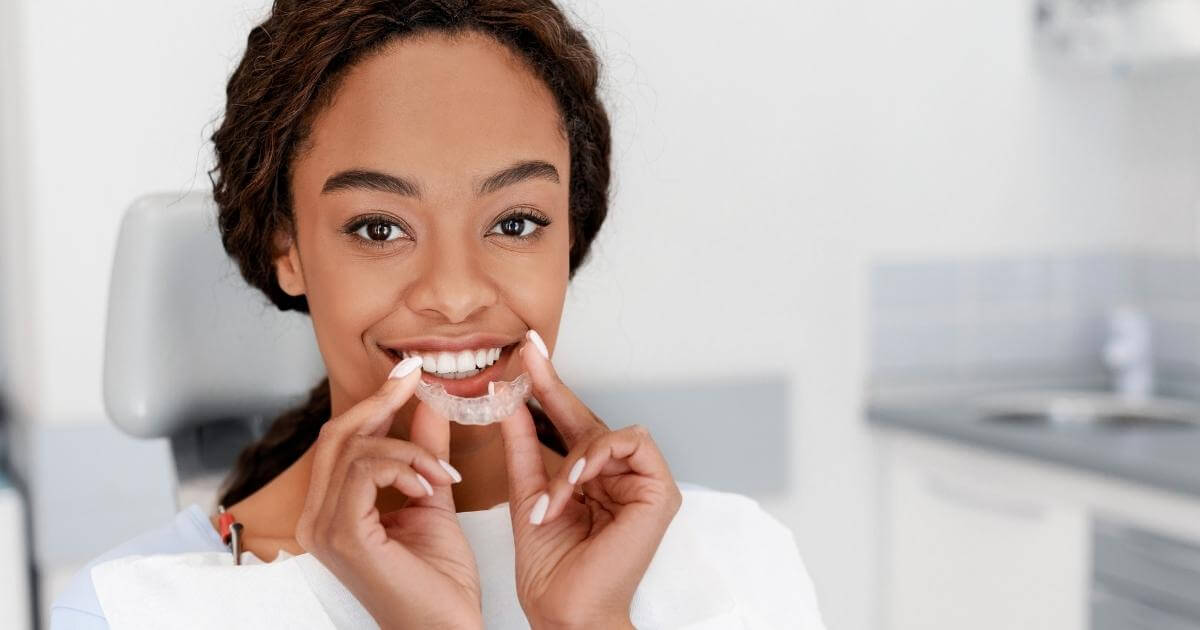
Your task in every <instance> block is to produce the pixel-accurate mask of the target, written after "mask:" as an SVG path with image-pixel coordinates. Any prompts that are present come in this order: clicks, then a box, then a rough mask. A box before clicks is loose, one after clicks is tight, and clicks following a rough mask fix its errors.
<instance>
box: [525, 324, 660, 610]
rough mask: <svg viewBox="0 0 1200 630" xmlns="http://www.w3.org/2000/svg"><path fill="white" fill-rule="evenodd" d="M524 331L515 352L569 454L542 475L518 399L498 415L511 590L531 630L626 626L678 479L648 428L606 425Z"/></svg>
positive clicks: (529, 424) (527, 417)
mask: <svg viewBox="0 0 1200 630" xmlns="http://www.w3.org/2000/svg"><path fill="white" fill-rule="evenodd" d="M530 332H531V333H532V335H533V336H530V335H527V336H526V340H525V342H524V343H523V344H522V347H521V349H520V351H519V353H520V354H519V356H520V357H521V360H522V362H523V364H524V366H525V369H526V371H528V372H529V374H530V377H531V378H532V380H533V392H534V396H535V397H536V398H537V399H538V402H540V403H541V406H542V409H544V410H545V411H546V414H547V415H548V416H549V417H550V420H551V421H552V422H553V423H554V426H555V427H556V428H557V429H558V431H559V433H560V434H562V436H563V438H564V439H565V441H566V444H567V448H568V449H569V453H568V454H567V457H566V459H564V460H563V464H562V466H561V467H560V469H559V470H558V472H557V473H556V474H555V475H554V478H553V479H550V478H549V477H548V476H547V474H546V468H545V466H544V464H543V462H542V450H541V443H540V442H539V441H538V438H537V432H536V430H535V428H534V424H533V418H532V417H531V416H530V414H529V410H528V409H527V408H526V407H525V405H520V406H519V407H518V409H517V411H516V412H515V413H514V414H513V415H511V416H508V417H507V418H505V419H504V420H503V421H502V422H501V434H502V435H503V439H504V445H505V459H506V464H507V469H508V493H509V494H508V497H509V507H510V511H511V513H512V524H513V537H514V541H515V547H516V564H517V566H516V573H517V580H516V584H517V597H518V599H519V600H520V603H521V607H522V609H524V611H525V616H526V617H527V618H528V620H529V623H530V625H531V626H532V627H533V628H534V629H535V630H539V629H541V628H621V627H624V628H631V627H633V626H632V624H631V623H630V618H629V606H630V602H631V601H632V600H633V593H634V591H635V590H636V589H637V586H638V583H639V582H640V581H641V579H642V575H643V574H645V572H646V567H647V566H649V564H650V560H651V559H652V558H653V557H654V553H655V551H656V550H657V549H658V545H659V543H660V541H661V540H662V536H663V533H664V532H665V531H666V529H667V526H668V525H670V523H671V520H672V519H673V518H674V517H675V513H676V512H678V511H679V506H680V504H681V503H682V500H683V499H682V495H681V494H680V492H679V486H678V485H676V483H675V480H674V478H673V477H672V476H671V471H670V470H669V469H668V468H667V462H666V461H665V460H664V459H663V456H662V453H661V452H659V450H658V447H657V446H656V445H655V444H654V440H653V439H651V437H650V434H649V432H648V431H647V430H646V429H645V428H644V427H642V426H641V425H633V426H630V427H626V428H623V429H620V430H617V431H610V430H609V429H608V427H607V426H606V425H605V424H604V423H603V422H601V421H600V419H599V418H597V417H596V415H595V414H593V413H592V412H591V410H589V409H588V408H587V407H586V406H585V405H584V404H583V403H582V402H580V400H579V399H578V398H577V397H576V396H575V395H574V394H573V393H572V392H571V390H569V389H568V388H567V387H566V385H564V384H563V383H562V381H561V380H560V379H559V378H558V374H557V373H556V372H555V371H554V366H553V365H551V363H550V360H549V358H548V357H547V356H546V355H547V354H548V353H544V349H545V345H544V343H542V341H541V339H540V338H537V337H536V333H534V332H533V331H530ZM535 339H536V341H535ZM579 486H582V491H583V492H582V495H577V494H575V490H576V488H577V487H579Z"/></svg>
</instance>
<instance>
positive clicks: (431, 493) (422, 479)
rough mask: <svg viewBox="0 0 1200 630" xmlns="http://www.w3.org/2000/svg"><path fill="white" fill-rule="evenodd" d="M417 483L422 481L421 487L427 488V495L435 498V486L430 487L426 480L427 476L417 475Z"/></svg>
mask: <svg viewBox="0 0 1200 630" xmlns="http://www.w3.org/2000/svg"><path fill="white" fill-rule="evenodd" d="M417 481H420V482H421V485H422V486H424V487H425V494H427V495H429V496H433V486H431V485H429V480H428V479H426V478H425V475H422V474H421V473H417Z"/></svg>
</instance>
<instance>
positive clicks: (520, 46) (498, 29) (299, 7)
mask: <svg viewBox="0 0 1200 630" xmlns="http://www.w3.org/2000/svg"><path fill="white" fill-rule="evenodd" d="M467 31H473V32H478V33H482V34H485V35H489V36H491V37H492V38H494V39H495V40H497V41H498V42H500V43H501V44H503V45H505V46H506V47H507V48H508V49H510V50H512V51H513V52H515V53H516V55H517V57H518V58H520V59H522V60H524V61H525V62H526V63H527V64H528V66H529V68H530V69H531V70H532V71H533V72H534V73H535V75H536V76H538V77H540V78H541V79H542V81H544V82H545V84H546V86H547V87H548V88H549V89H550V91H551V93H553V94H554V97H555V100H556V102H557V104H558V108H559V113H560V115H561V123H562V126H563V129H564V130H565V132H566V134H567V139H568V143H569V151H570V190H569V198H568V199H569V212H568V223H569V229H570V235H571V249H570V257H569V266H570V269H569V276H568V277H569V278H573V277H574V275H575V271H576V269H578V267H579V266H580V265H581V264H582V263H583V261H584V260H585V259H586V257H587V254H588V250H589V248H590V246H591V243H592V240H593V239H594V238H595V236H596V233H597V232H598V231H599V229H600V226H601V224H602V223H603V222H604V218H605V215H606V214H607V212H608V187H609V168H610V167H609V154H610V151H611V138H610V130H609V121H608V114H607V112H606V111H605V108H604V105H603V104H602V102H601V99H600V95H599V91H598V85H599V78H600V61H599V59H598V57H597V55H596V54H595V52H594V51H593V50H592V47H591V45H590V44H589V43H588V40H587V38H586V37H585V36H584V34H583V33H582V32H581V31H579V30H578V29H576V28H575V27H574V26H572V24H571V23H570V22H569V21H568V19H567V18H566V16H565V15H564V14H563V12H562V10H561V9H560V8H559V7H558V6H556V5H555V3H554V2H553V1H552V0H351V1H343V0H307V1H306V0H276V1H275V3H274V5H273V7H272V9H271V13H270V15H269V16H268V17H267V19H266V20H265V21H264V22H263V23H262V24H259V25H258V26H256V27H254V29H253V30H251V31H250V35H249V37H248V38H247V42H246V52H245V54H244V55H243V56H242V59H241V62H240V63H239V64H238V66H237V69H236V70H234V72H233V75H232V76H231V77H230V79H229V83H228V86H227V87H226V90H225V95H226V106H225V115H224V118H223V119H222V121H221V123H220V125H219V126H218V127H217V129H216V131H215V132H214V133H213V135H212V141H213V144H214V145H215V149H216V166H215V167H214V168H213V169H212V171H211V172H210V173H209V178H210V179H211V181H212V186H213V197H214V199H215V201H216V204H217V207H218V225H219V227H220V232H221V241H222V243H223V244H224V246H225V251H226V252H228V253H229V255H230V256H231V257H232V258H233V259H234V260H235V261H237V264H238V267H239V269H240V270H241V273H242V276H243V277H245V279H246V281H247V282H248V283H249V284H250V285H251V286H254V287H257V288H258V289H260V290H261V291H263V293H265V294H266V295H267V297H268V298H269V299H270V300H271V301H272V302H273V303H274V304H275V305H276V306H277V307H279V308H280V309H281V310H285V311H286V310H297V311H301V312H305V313H307V312H308V302H307V300H306V299H305V296H303V295H299V296H292V295H289V294H287V293H286V292H284V291H283V290H282V288H281V287H280V286H279V282H278V280H277V278H276V275H275V266H274V259H275V257H276V255H278V253H279V252H278V251H277V244H276V240H275V236H276V234H277V233H278V232H280V231H282V232H283V233H285V234H290V235H293V236H294V234H295V232H294V221H293V219H294V217H293V211H292V195H291V171H292V163H293V161H294V160H295V159H296V157H297V155H298V153H299V152H300V151H302V150H303V149H304V147H305V142H306V141H307V140H308V138H309V135H310V132H311V125H312V122H313V119H314V118H315V117H316V115H317V113H319V112H320V111H321V110H322V109H323V108H324V107H326V106H328V105H329V103H330V102H331V101H332V98H333V95H334V92H335V91H336V90H337V87H338V84H339V82H340V80H341V79H342V77H344V76H345V74H346V71H347V70H348V69H349V68H350V67H351V66H352V65H353V64H355V63H356V62H358V61H360V60H362V59H364V58H365V57H366V56H367V55H370V54H373V53H377V52H379V51H381V50H382V49H383V47H384V46H386V45H388V44H390V43H393V42H395V41H397V40H398V39H400V38H406V37H412V36H416V35H420V34H423V33H429V32H440V33H446V34H458V33H464V32H467ZM530 411H531V412H532V413H533V415H534V421H535V424H536V425H537V429H538V437H539V438H540V439H541V440H542V442H543V443H545V444H546V445H547V446H550V447H551V448H553V449H555V450H556V451H558V452H560V453H565V446H564V444H563V442H562V438H561V436H559V435H558V433H557V431H555V430H554V427H553V425H552V424H551V423H550V422H549V420H548V419H547V418H546V417H545V414H544V413H543V412H541V410H540V409H538V408H537V407H536V406H534V405H531V406H530ZM329 415H330V395H329V380H328V378H326V379H324V380H323V381H322V382H320V383H318V384H317V385H316V386H315V387H314V388H313V389H312V391H311V392H310V393H309V397H308V401H307V402H306V403H304V404H303V405H301V406H300V407H298V408H296V409H293V410H290V411H288V412H286V413H284V414H283V415H281V416H280V417H279V418H277V419H276V420H275V421H274V422H273V423H272V425H271V428H270V429H269V430H268V431H267V432H266V434H265V435H264V436H263V437H262V438H261V439H260V440H258V441H257V442H255V443H253V444H251V445H249V446H248V447H247V448H246V449H245V450H243V451H242V453H241V454H240V455H239V456H238V459H237V462H236V463H235V465H234V468H233V470H232V471H231V473H230V475H229V477H227V478H226V480H225V483H224V484H222V490H221V492H220V497H219V503H221V504H222V505H232V504H234V503H236V502H238V501H240V500H242V499H243V498H245V497H246V496H249V495H250V494H252V493H253V492H255V491H256V490H258V489H259V488H260V487H262V486H263V485H265V484H266V483H267V482H268V481H270V480H271V479H273V478H274V477H275V476H277V475H278V474H279V473H280V472H282V471H283V470H284V469H285V468H287V467H288V466H290V465H291V464H292V463H293V462H295V461H296V459H298V458H299V457H300V455H302V454H303V453H304V451H306V450H307V449H308V447H309V446H311V445H312V443H313V442H314V441H316V438H317V435H318V433H319V431H320V427H321V425H322V424H323V423H324V422H325V421H327V420H328V419H329Z"/></svg>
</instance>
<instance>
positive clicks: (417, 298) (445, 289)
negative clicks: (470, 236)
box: [405, 239, 498, 324]
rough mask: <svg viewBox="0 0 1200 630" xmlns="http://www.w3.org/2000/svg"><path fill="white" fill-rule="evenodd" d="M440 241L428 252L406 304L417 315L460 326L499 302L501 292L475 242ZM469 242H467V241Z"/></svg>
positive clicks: (429, 248)
mask: <svg viewBox="0 0 1200 630" xmlns="http://www.w3.org/2000/svg"><path fill="white" fill-rule="evenodd" d="M452 240H453V239H440V240H439V242H437V243H431V245H432V246H431V247H428V248H427V251H426V252H424V259H425V260H424V261H423V264H422V265H421V273H420V277H419V278H417V279H416V280H415V281H414V282H412V283H411V284H410V285H409V291H408V295H407V297H406V298H405V301H406V303H407V305H408V307H409V308H410V309H412V310H413V312H416V313H419V314H421V315H425V316H435V315H440V316H441V317H442V318H444V319H445V320H446V321H447V322H448V323H451V324H457V323H459V322H463V321H466V320H468V319H470V318H471V316H472V315H474V314H475V313H476V312H477V311H480V310H483V309H486V308H487V307H489V306H491V305H493V304H495V303H496V299H497V295H498V293H497V290H496V286H495V284H494V283H493V281H492V279H491V278H490V277H489V276H488V274H487V273H486V270H485V269H484V266H483V265H482V263H481V260H480V258H481V257H480V256H479V252H476V251H473V248H472V247H471V245H472V244H471V243H463V242H462V241H461V240H460V241H459V242H457V243H455V242H451V241H452ZM464 240H465V239H464Z"/></svg>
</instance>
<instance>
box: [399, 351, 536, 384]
mask: <svg viewBox="0 0 1200 630" xmlns="http://www.w3.org/2000/svg"><path fill="white" fill-rule="evenodd" d="M516 345H517V344H516V343H512V344H509V345H507V346H499V347H494V348H475V349H470V350H457V351H437V350H411V351H410V350H396V349H394V348H383V350H384V352H386V353H387V354H388V356H389V357H391V358H392V360H393V361H394V362H395V361H402V360H404V359H407V358H408V357H410V356H420V357H421V371H422V372H424V376H425V377H426V380H428V379H429V378H430V377H431V378H433V379H437V380H446V381H460V380H464V379H471V378H472V377H475V376H479V375H480V374H485V373H492V372H495V371H496V370H497V369H498V366H499V363H500V361H501V359H503V358H504V357H505V356H507V355H508V354H509V353H510V351H511V349H512V348H513V347H515V346H516ZM493 380H499V379H493Z"/></svg>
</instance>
